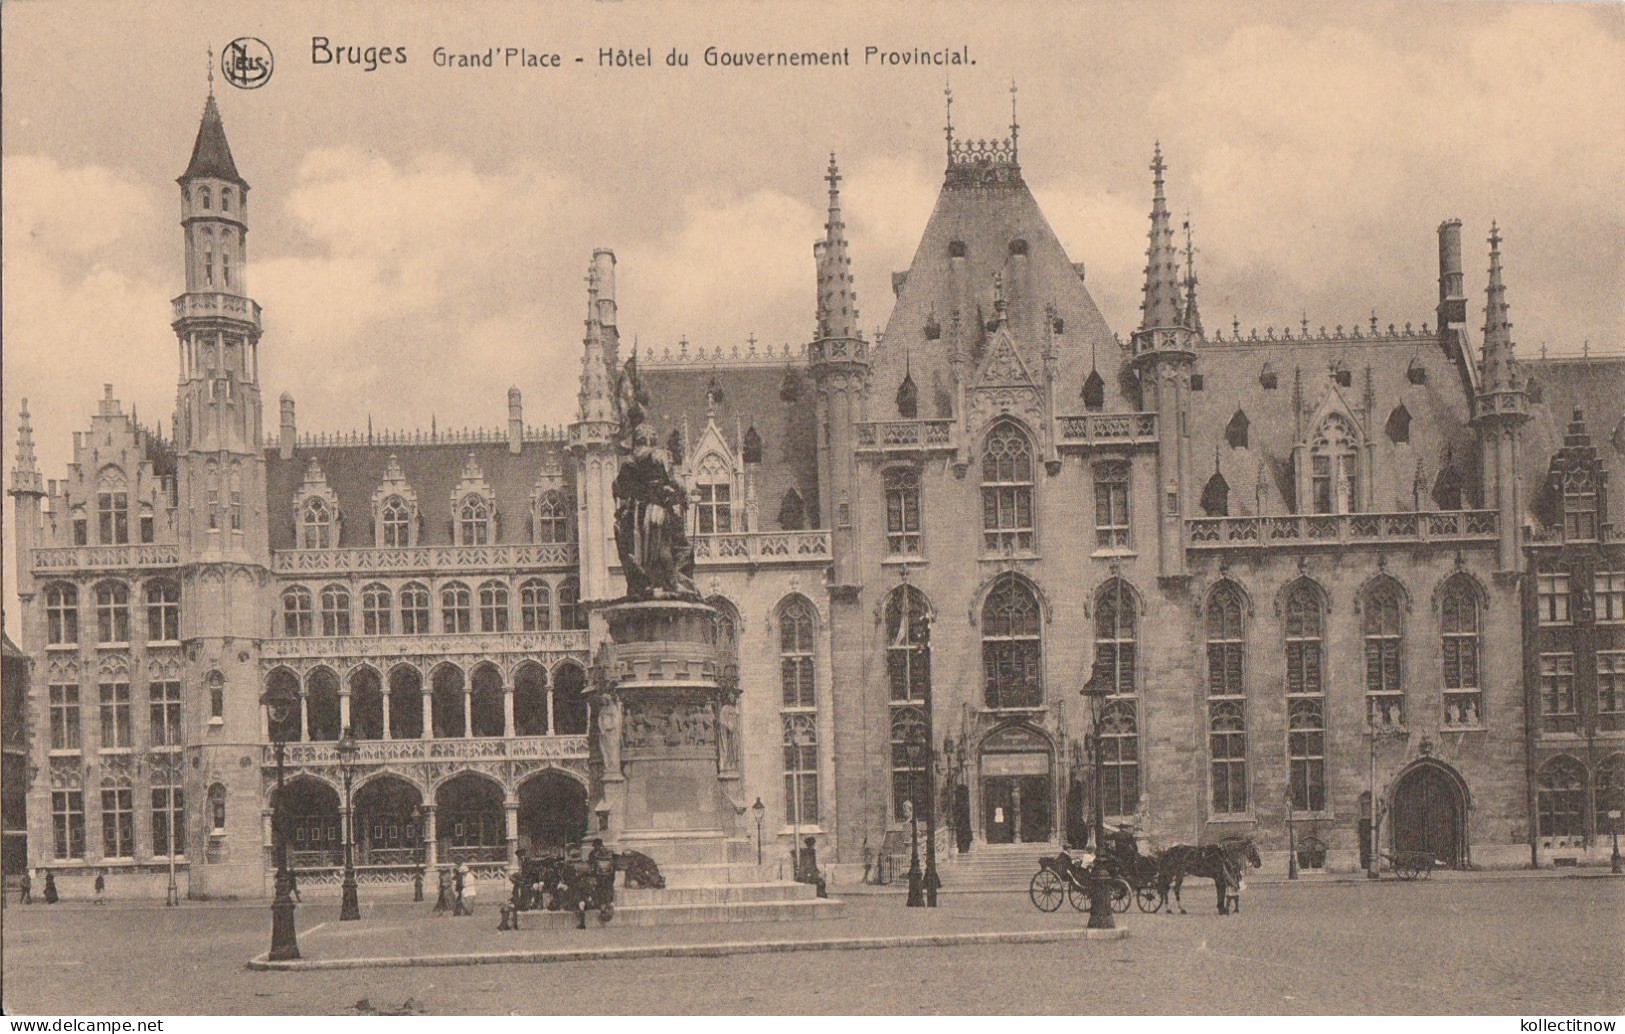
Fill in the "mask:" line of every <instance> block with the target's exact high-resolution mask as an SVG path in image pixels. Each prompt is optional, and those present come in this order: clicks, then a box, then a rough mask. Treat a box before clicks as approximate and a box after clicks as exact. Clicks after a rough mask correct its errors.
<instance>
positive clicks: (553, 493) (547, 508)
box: [536, 488, 571, 542]
mask: <svg viewBox="0 0 1625 1034" xmlns="http://www.w3.org/2000/svg"><path fill="white" fill-rule="evenodd" d="M570 509H571V507H570V506H569V504H568V503H567V502H566V501H565V498H564V493H563V492H560V491H559V490H558V489H556V488H552V489H548V490H547V491H546V492H543V493H542V497H541V498H540V499H539V500H537V502H536V541H537V542H569V541H570Z"/></svg>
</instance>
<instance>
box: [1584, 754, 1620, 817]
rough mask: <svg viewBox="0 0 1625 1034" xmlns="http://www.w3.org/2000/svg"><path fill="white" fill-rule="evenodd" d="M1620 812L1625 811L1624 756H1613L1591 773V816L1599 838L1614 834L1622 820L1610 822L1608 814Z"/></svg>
mask: <svg viewBox="0 0 1625 1034" xmlns="http://www.w3.org/2000/svg"><path fill="white" fill-rule="evenodd" d="M1620 810H1625V754H1614V755H1611V756H1610V757H1608V758H1607V759H1606V760H1604V761H1603V762H1602V764H1600V765H1598V766H1597V767H1596V769H1595V770H1594V771H1593V772H1592V773H1591V814H1592V817H1593V821H1594V822H1595V823H1596V826H1595V828H1596V832H1597V834H1598V835H1599V836H1601V835H1602V834H1604V833H1613V832H1615V830H1616V826H1618V823H1619V822H1621V821H1622V820H1620V819H1613V820H1610V819H1609V818H1608V813H1609V812H1610V811H1620ZM1605 824H1607V828H1604V826H1605ZM1620 828H1621V829H1625V827H1620Z"/></svg>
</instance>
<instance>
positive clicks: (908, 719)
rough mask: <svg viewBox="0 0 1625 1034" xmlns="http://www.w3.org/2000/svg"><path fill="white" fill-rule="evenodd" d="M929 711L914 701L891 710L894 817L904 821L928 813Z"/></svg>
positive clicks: (922, 816)
mask: <svg viewBox="0 0 1625 1034" xmlns="http://www.w3.org/2000/svg"><path fill="white" fill-rule="evenodd" d="M930 736H931V734H930V732H929V731H928V730H927V728H926V722H925V711H924V709H922V708H920V707H917V706H915V705H913V704H905V705H903V706H900V707H898V706H894V707H893V708H892V710H891V800H892V812H891V813H892V818H893V819H895V820H896V821H898V822H902V821H903V820H904V819H905V818H907V817H908V815H909V810H908V809H909V804H910V802H912V803H913V809H914V810H913V813H914V814H915V815H917V816H919V817H921V818H924V817H925V809H926V803H927V799H928V798H927V793H928V792H929V790H930V785H929V783H928V781H927V780H928V778H929V777H928V776H927V775H926V771H925V756H926V751H925V744H926V743H927V742H928V741H929V739H930Z"/></svg>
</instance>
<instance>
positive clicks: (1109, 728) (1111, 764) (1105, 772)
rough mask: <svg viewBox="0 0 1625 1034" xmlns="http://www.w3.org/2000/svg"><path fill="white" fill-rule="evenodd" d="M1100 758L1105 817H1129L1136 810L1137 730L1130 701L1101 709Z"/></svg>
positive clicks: (1137, 803)
mask: <svg viewBox="0 0 1625 1034" xmlns="http://www.w3.org/2000/svg"><path fill="white" fill-rule="evenodd" d="M1100 755H1101V779H1100V796H1101V801H1102V806H1103V808H1104V810H1105V813H1106V814H1107V815H1110V816H1113V817H1114V818H1126V817H1128V816H1131V815H1133V814H1134V813H1135V812H1136V811H1138V810H1139V807H1140V728H1139V723H1138V720H1137V715H1136V713H1135V706H1134V701H1132V700H1113V701H1110V702H1109V703H1107V704H1106V706H1105V707H1104V708H1102V709H1101V712H1100Z"/></svg>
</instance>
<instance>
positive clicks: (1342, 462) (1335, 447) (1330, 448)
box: [1309, 414, 1360, 513]
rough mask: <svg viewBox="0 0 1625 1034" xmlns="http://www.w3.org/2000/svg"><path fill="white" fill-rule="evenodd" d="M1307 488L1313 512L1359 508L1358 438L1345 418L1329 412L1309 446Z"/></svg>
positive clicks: (1352, 511)
mask: <svg viewBox="0 0 1625 1034" xmlns="http://www.w3.org/2000/svg"><path fill="white" fill-rule="evenodd" d="M1309 463H1310V472H1309V473H1310V476H1309V481H1310V484H1309V491H1310V498H1311V502H1312V503H1313V509H1314V512H1315V513H1357V512H1358V511H1359V509H1360V506H1359V499H1360V453H1359V440H1358V438H1357V437H1356V435H1355V433H1354V430H1353V429H1352V428H1351V427H1349V425H1348V423H1347V421H1345V420H1344V419H1343V418H1342V417H1340V416H1337V415H1336V414H1333V415H1332V416H1329V417H1327V418H1326V420H1325V422H1324V423H1322V424H1321V425H1320V430H1319V432H1318V433H1317V434H1316V435H1315V439H1314V441H1313V442H1311V443H1310V446H1309Z"/></svg>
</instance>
